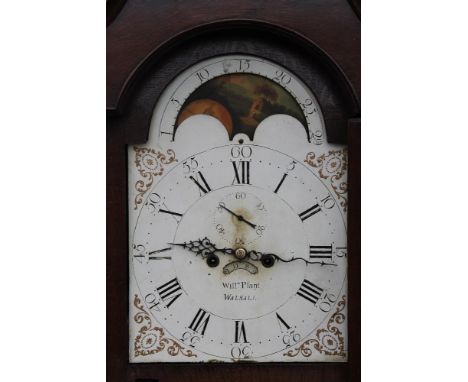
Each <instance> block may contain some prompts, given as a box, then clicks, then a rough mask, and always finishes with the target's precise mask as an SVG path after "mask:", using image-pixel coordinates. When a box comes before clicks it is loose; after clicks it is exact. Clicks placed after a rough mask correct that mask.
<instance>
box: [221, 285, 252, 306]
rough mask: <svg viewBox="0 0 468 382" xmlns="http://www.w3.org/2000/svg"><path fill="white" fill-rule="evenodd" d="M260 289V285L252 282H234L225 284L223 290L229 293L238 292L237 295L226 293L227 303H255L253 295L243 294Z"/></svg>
mask: <svg viewBox="0 0 468 382" xmlns="http://www.w3.org/2000/svg"><path fill="white" fill-rule="evenodd" d="M259 287H260V284H259V283H251V282H250V281H233V282H229V283H226V282H223V288H224V289H227V290H229V291H232V292H234V291H236V292H237V293H224V300H226V301H255V296H254V295H253V294H248V293H242V292H243V291H246V292H247V291H248V290H249V291H253V290H256V289H258V288H259Z"/></svg>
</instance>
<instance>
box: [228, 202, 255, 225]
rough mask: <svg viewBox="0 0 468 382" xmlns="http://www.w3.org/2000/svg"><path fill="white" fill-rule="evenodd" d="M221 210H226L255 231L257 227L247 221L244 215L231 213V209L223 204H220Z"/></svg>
mask: <svg viewBox="0 0 468 382" xmlns="http://www.w3.org/2000/svg"><path fill="white" fill-rule="evenodd" d="M219 206H220V207H221V208H224V209H225V210H226V211H227V212H229V213H230V214H231V215H234V216H235V217H236V218H237V220H239V221H240V222H244V223H246V224H248V225H249V226H251V227H252V228H253V229H256V228H257V226H256V225H255V224H253V223H251V222H249V221H248V220H246V219H245V218H244V217H243V216H242V215H238V214H236V213H235V212H234V211H231V210H230V209H229V208H227V207H226V206H225V205H223V204H220V205H219Z"/></svg>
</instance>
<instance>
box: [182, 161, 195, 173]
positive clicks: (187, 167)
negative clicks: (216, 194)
mask: <svg viewBox="0 0 468 382" xmlns="http://www.w3.org/2000/svg"><path fill="white" fill-rule="evenodd" d="M182 167H183V169H184V174H190V173H191V172H193V171H195V170H196V169H197V168H198V162H197V160H196V159H195V157H192V158H190V159H187V160H185V161H183V162H182Z"/></svg>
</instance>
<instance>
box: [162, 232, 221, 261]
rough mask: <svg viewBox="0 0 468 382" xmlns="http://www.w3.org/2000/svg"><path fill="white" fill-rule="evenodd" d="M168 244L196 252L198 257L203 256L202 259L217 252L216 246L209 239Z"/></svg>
mask: <svg viewBox="0 0 468 382" xmlns="http://www.w3.org/2000/svg"><path fill="white" fill-rule="evenodd" d="M168 244H170V245H177V246H179V247H183V248H186V249H188V250H189V251H191V252H194V253H195V254H196V255H197V256H201V257H202V258H205V257H207V256H209V255H210V254H212V253H215V251H216V250H217V248H216V247H215V246H214V244H213V243H212V242H211V241H210V240H209V239H208V238H207V237H205V238H203V239H199V240H191V241H186V242H184V243H168Z"/></svg>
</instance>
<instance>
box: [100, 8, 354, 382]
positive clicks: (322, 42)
mask: <svg viewBox="0 0 468 382" xmlns="http://www.w3.org/2000/svg"><path fill="white" fill-rule="evenodd" d="M108 10H109V12H108V27H107V296H106V297H107V380H108V381H109V382H124V381H125V382H156V381H158V382H184V381H206V382H209V381H223V380H224V381H232V382H237V381H243V382H245V381H256V382H257V381H259V382H260V381H268V382H276V381H278V382H280V381H286V380H293V381H296V382H300V381H309V382H319V381H327V382H342V381H359V380H360V104H359V95H360V23H359V19H358V17H357V16H356V13H355V12H354V11H353V8H352V7H351V6H350V5H349V3H348V2H347V1H345V0H320V1H319V0H316V1H292V0H289V1H287V0H277V1H270V2H267V1H260V2H247V1H241V0H232V1H229V2H212V1H208V0H199V1H196V2H193V1H187V0H181V1H145V0H138V1H137V0H134V1H131V0H129V1H114V2H112V1H110V2H108ZM229 53H237V54H252V55H257V56H260V57H264V58H266V59H269V60H271V61H275V62H277V63H279V64H281V65H283V66H284V67H286V68H288V69H289V70H291V71H292V72H294V73H295V74H296V75H297V76H298V77H300V78H301V79H302V80H303V81H304V82H305V83H306V84H307V85H308V86H309V88H310V89H311V90H312V91H313V92H314V94H315V95H316V97H317V100H318V102H319V104H320V106H321V108H322V112H323V116H324V120H325V128H326V131H327V137H328V140H329V141H331V142H335V143H342V144H347V145H348V155H349V168H348V185H349V190H348V278H349V281H348V301H349V304H348V315H349V321H348V325H349V326H348V349H349V358H348V362H346V363H262V364H260V363H255V362H253V363H236V364H223V363H208V364H206V363H205V364H193V363H192V364H189V363H172V364H170V363H152V364H130V363H129V362H128V319H129V317H128V307H129V296H128V277H129V269H128V220H127V146H128V145H133V144H140V143H144V142H145V141H146V140H147V137H148V133H149V126H150V120H151V115H152V112H153V109H154V106H155V104H156V102H157V100H158V97H159V95H160V94H161V92H162V91H163V90H164V88H165V87H166V86H167V85H168V84H169V83H170V82H171V81H172V79H173V78H174V77H176V76H177V75H178V74H179V73H180V72H181V71H183V70H184V69H186V68H187V67H189V66H190V65H192V64H194V63H196V62H198V61H201V60H203V59H206V58H209V57H213V56H219V55H223V54H229Z"/></svg>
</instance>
